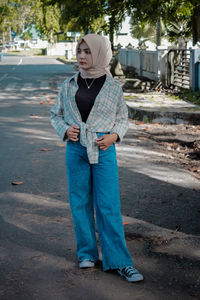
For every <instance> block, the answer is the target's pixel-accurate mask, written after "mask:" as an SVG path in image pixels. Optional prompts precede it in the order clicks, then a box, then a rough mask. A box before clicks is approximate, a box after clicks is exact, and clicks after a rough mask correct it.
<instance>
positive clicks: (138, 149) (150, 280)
mask: <svg viewBox="0 0 200 300" xmlns="http://www.w3.org/2000/svg"><path fill="white" fill-rule="evenodd" d="M47 64H48V63H47ZM57 67H58V66H57ZM40 68H41V69H40V70H42V67H41V66H40ZM46 68H47V67H46ZM36 69H37V68H35V70H36ZM19 70H22V69H19ZM25 70H26V68H25V66H23V72H24V71H25ZM47 71H48V69H47ZM23 72H22V73H23ZM68 72H71V71H70V69H68ZM15 75H16V74H15ZM15 75H12V76H15ZM8 76H9V75H8ZM19 76H20V75H19V73H18V78H17V75H16V77H15V78H16V84H17V82H18V81H19V82H20V84H21V83H22V82H25V81H26V80H25V79H24V78H23V80H22V81H20V78H19ZM38 76H39V75H38ZM52 76H53V75H52ZM54 76H59V78H60V71H59V72H58V74H57V75H54ZM62 76H63V75H62ZM27 78H30V77H27ZM17 80H18V81H17ZM37 81H38V82H40V80H39V78H37ZM47 81H48V80H47ZM49 82H50V83H51V84H50V83H49V85H48V84H47V86H46V87H45V90H44V88H43V87H41V86H39V87H37V89H35V90H34V93H33V94H32V86H31V82H30V81H28V82H27V83H29V84H30V86H28V85H27V86H25V90H24V91H23V90H22V89H23V87H24V84H22V85H21V88H20V89H17V90H14V89H12V87H11V86H10V88H9V89H8V90H7V91H5V90H4V94H1V106H2V109H1V114H0V120H1V128H2V130H1V136H0V138H1V150H0V151H1V153H0V159H1V162H0V163H1V166H2V167H3V168H2V167H1V179H0V190H1V193H0V239H1V243H0V299H2V300H18V299H19V300H27V299H28V300H46V299H49V300H66V299H69V300H71V299H72V300H77V299H81V300H82V299H85V300H86V299H87V300H90V299H91V300H93V299H99V300H109V299H117V300H118V299H119V300H124V299H133V300H160V299H165V300H168V299H170V300H171V299H176V300H190V299H195V298H196V299H197V298H199V296H200V279H199V276H200V263H199V253H200V243H199V236H198V232H199V228H200V223H197V222H198V221H197V220H198V216H199V215H198V214H199V211H200V207H199V195H200V193H199V190H200V184H199V181H198V180H197V179H195V178H194V177H193V176H192V175H191V174H190V173H189V172H188V171H186V170H184V169H183V168H182V167H180V166H179V165H176V164H174V162H173V160H171V158H170V157H168V156H167V155H165V154H164V153H162V151H157V150H155V149H154V145H153V142H150V141H147V140H145V139H142V136H141V133H140V132H139V131H137V130H138V129H137V125H136V124H135V123H134V122H133V121H131V120H130V129H129V131H128V133H127V135H126V138H125V139H124V142H123V143H122V144H120V145H117V152H118V162H119V177H120V190H121V202H122V205H121V206H122V214H123V218H124V222H125V224H124V228H125V232H126V239H127V244H128V248H129V250H130V253H131V255H132V257H133V258H134V261H135V265H136V267H138V268H139V269H140V270H141V272H142V273H143V274H144V277H145V280H144V281H143V282H141V283H135V284H130V283H127V282H126V281H125V280H123V279H122V278H121V277H119V276H118V275H117V274H116V273H115V272H102V270H101V264H99V265H97V266H96V268H94V269H92V270H79V268H78V265H77V258H76V253H75V240H74V231H73V224H72V218H71V213H70V208H69V203H68V193H67V188H66V172H65V145H64V144H63V143H62V142H61V141H60V140H59V139H58V137H57V136H56V134H55V132H54V130H53V129H52V128H51V126H50V123H49V110H50V108H51V107H52V104H53V102H54V100H55V96H56V91H57V88H56V87H55V85H54V84H53V81H49ZM2 88H5V89H6V85H5V86H4V87H3V85H2ZM16 91H17V94H16ZM12 182H18V183H21V184H17V185H12ZM182 203H183V204H182ZM185 219H186V220H187V224H188V226H186V223H185V221H184V220H185ZM177 225H180V226H179V227H177Z"/></svg>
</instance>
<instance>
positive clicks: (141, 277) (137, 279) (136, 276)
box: [118, 271, 144, 282]
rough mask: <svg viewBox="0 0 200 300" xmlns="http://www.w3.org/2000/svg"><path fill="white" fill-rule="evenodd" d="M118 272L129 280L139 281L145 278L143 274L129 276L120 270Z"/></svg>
mask: <svg viewBox="0 0 200 300" xmlns="http://www.w3.org/2000/svg"><path fill="white" fill-rule="evenodd" d="M118 274H119V275H121V276H122V277H124V278H125V279H126V280H127V281H128V282H137V281H142V280H143V279H144V277H143V275H142V274H135V275H134V278H128V277H127V276H126V275H124V274H123V273H121V272H120V271H118Z"/></svg>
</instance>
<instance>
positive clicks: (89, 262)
mask: <svg viewBox="0 0 200 300" xmlns="http://www.w3.org/2000/svg"><path fill="white" fill-rule="evenodd" d="M94 266H95V263H94V262H93V261H92V260H90V259H84V260H83V261H81V262H80V264H79V267H80V269H84V268H93V267H94Z"/></svg>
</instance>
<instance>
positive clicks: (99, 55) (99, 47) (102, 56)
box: [76, 33, 112, 78]
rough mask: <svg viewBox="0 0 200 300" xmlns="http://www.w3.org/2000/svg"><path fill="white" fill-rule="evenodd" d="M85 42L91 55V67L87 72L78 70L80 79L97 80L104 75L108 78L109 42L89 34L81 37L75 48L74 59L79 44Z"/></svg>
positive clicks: (110, 56)
mask: <svg viewBox="0 0 200 300" xmlns="http://www.w3.org/2000/svg"><path fill="white" fill-rule="evenodd" d="M83 41H84V42H85V43H86V44H87V45H88V47H89V48H90V51H91V53H92V60H93V65H92V67H91V68H90V69H88V70H83V69H81V68H80V73H81V77H82V78H98V77H100V76H103V75H104V74H108V75H110V76H112V75H111V73H110V71H109V67H108V66H109V62H110V60H111V58H112V50H111V45H110V41H109V40H108V39H107V38H105V37H102V36H101V35H98V34H94V33H90V34H87V35H85V36H84V37H82V38H81V39H80V40H79V41H78V43H77V46H76V57H77V50H78V47H79V45H80V43H81V42H83Z"/></svg>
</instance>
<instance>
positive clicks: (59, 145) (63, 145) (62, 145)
mask: <svg viewBox="0 0 200 300" xmlns="http://www.w3.org/2000/svg"><path fill="white" fill-rule="evenodd" d="M56 146H58V147H65V144H56Z"/></svg>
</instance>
